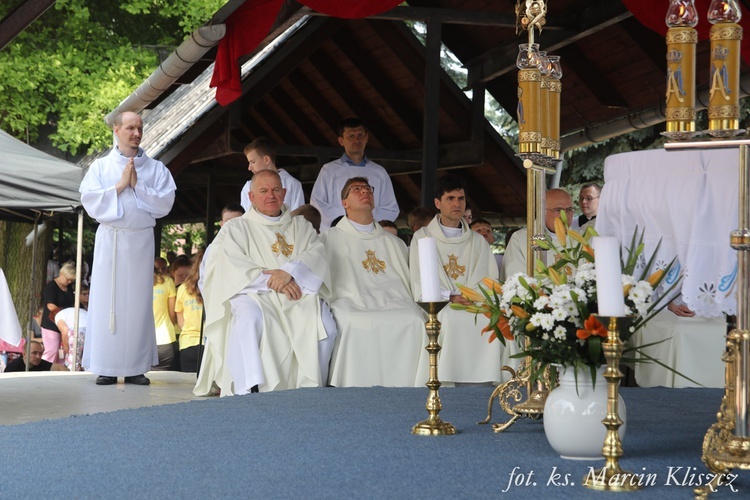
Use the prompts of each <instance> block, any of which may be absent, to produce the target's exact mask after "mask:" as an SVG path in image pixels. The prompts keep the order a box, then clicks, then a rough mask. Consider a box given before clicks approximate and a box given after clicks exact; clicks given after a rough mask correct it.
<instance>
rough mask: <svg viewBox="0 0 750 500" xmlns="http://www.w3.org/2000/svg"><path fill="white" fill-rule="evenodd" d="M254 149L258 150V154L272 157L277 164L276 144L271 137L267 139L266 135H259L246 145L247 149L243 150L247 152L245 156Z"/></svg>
mask: <svg viewBox="0 0 750 500" xmlns="http://www.w3.org/2000/svg"><path fill="white" fill-rule="evenodd" d="M252 150H255V151H257V152H258V155H260V156H268V157H270V158H271V161H272V162H273V163H274V164H276V145H275V144H274V143H273V142H271V141H270V140H269V139H266V138H265V137H258V138H256V139H255V140H254V141H253V142H251V143H250V144H248V145H247V146H245V149H244V150H243V151H242V152H243V153H244V154H245V156H247V154H248V153H249V152H250V151H252Z"/></svg>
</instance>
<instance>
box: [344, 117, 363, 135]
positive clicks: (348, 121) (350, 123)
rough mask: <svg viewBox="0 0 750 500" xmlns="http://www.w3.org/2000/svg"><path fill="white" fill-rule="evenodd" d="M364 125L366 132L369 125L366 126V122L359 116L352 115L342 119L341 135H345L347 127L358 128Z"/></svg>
mask: <svg viewBox="0 0 750 500" xmlns="http://www.w3.org/2000/svg"><path fill="white" fill-rule="evenodd" d="M357 127H362V128H363V129H365V132H367V127H365V124H364V123H363V122H362V120H360V119H359V118H357V117H355V116H350V117H349V118H344V119H343V120H341V123H339V130H338V132H339V137H344V129H345V128H357Z"/></svg>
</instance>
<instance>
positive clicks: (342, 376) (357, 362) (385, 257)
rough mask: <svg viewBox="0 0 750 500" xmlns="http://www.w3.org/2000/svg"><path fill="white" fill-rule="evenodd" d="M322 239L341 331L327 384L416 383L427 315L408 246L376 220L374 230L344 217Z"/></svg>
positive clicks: (397, 385)
mask: <svg viewBox="0 0 750 500" xmlns="http://www.w3.org/2000/svg"><path fill="white" fill-rule="evenodd" d="M321 239H322V240H323V243H324V245H325V247H326V251H327V255H328V261H329V264H330V267H331V293H332V298H331V303H330V304H331V310H332V312H333V316H334V319H335V320H336V326H337V330H338V337H337V338H336V347H335V348H334V351H333V356H332V359H331V371H330V382H329V383H330V384H331V385H333V386H336V387H353V386H359V387H362V386H375V385H381V386H388V387H411V386H413V385H414V380H415V378H417V377H418V375H417V363H418V362H419V356H420V349H421V348H422V345H423V341H424V338H425V337H426V334H425V321H426V315H425V314H424V312H423V311H422V309H421V308H420V307H419V306H418V305H417V304H416V303H415V302H414V300H413V299H412V296H411V292H410V290H409V267H408V264H407V250H406V245H405V244H404V242H403V241H401V240H400V239H399V238H398V237H396V236H394V235H392V234H390V233H388V232H386V231H385V230H383V228H382V227H381V226H380V225H379V224H378V223H377V222H375V223H374V229H373V231H372V232H369V233H368V232H361V231H358V230H357V229H356V228H355V227H354V226H353V225H352V224H351V222H350V221H349V219H348V218H346V217H344V218H343V219H342V220H341V221H340V222H339V223H338V225H337V226H336V227H333V228H331V229H330V230H329V231H326V232H325V233H323V234H322V235H321ZM427 376H428V373H427V372H425V373H423V374H422V378H424V380H425V381H427Z"/></svg>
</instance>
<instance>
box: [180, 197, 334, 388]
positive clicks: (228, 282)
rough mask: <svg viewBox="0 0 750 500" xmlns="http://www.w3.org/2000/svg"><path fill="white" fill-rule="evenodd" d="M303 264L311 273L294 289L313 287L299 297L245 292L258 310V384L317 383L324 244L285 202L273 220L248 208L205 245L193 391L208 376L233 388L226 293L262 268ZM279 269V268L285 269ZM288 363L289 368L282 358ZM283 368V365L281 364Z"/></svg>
mask: <svg viewBox="0 0 750 500" xmlns="http://www.w3.org/2000/svg"><path fill="white" fill-rule="evenodd" d="M295 263H301V264H304V266H306V267H307V269H308V270H309V271H312V273H313V274H314V276H309V273H306V274H307V281H306V282H305V280H300V279H298V277H297V276H296V275H295V272H294V271H292V272H291V273H290V274H292V275H293V276H294V277H295V280H296V281H297V282H298V284H299V285H300V287H301V288H307V289H310V290H317V291H318V293H314V294H305V295H303V297H302V298H301V299H300V300H297V301H292V300H288V299H287V298H286V296H285V295H284V294H283V293H276V292H274V291H268V292H261V293H253V292H250V293H247V295H248V296H249V297H250V298H252V299H253V300H255V301H256V302H257V303H258V304H259V306H260V308H261V310H262V311H263V327H264V328H263V335H262V339H261V345H260V355H261V359H262V365H263V374H264V376H265V379H266V384H265V385H266V387H265V388H264V389H263V390H276V389H290V388H295V387H316V386H319V385H321V384H322V381H321V380H320V366H319V360H318V349H317V343H318V340H320V339H325V338H326V332H325V329H324V328H323V324H322V322H321V319H320V314H321V310H320V300H319V297H327V296H328V295H329V286H328V285H329V282H330V274H329V269H328V263H327V261H326V258H325V249H324V247H323V244H322V243H321V241H320V239H319V238H318V236H317V234H316V233H315V230H314V229H313V228H312V226H311V225H310V224H309V223H308V222H307V221H306V220H305V219H304V218H302V217H291V216H290V215H289V211H288V210H287V207H286V206H284V207H283V209H282V216H281V218H280V220H278V221H273V220H269V219H267V218H266V217H264V216H263V215H261V214H260V213H259V212H258V211H257V210H255V208H251V209H250V210H249V211H248V212H247V213H245V214H244V215H243V216H242V217H238V218H236V219H232V220H230V221H228V222H227V223H226V224H225V225H224V226H223V227H222V228H221V230H220V231H219V234H218V235H217V236H216V239H215V240H214V241H213V243H212V245H211V252H210V254H209V258H208V262H206V279H205V285H204V294H203V295H204V302H205V309H206V321H205V324H204V329H203V331H204V334H205V335H206V339H207V344H206V353H205V354H204V363H207V365H208V366H206V368H204V369H202V370H201V376H200V378H199V380H198V383H197V384H196V388H195V390H194V392H195V394H196V395H207V394H209V393H210V392H211V387H212V384H213V383H214V382H215V383H216V385H218V386H219V388H221V390H222V395H225V394H226V395H228V394H232V379H231V374H230V373H229V370H228V368H227V366H226V363H225V360H226V354H227V353H226V349H227V347H228V342H227V339H228V336H229V335H230V326H231V309H230V304H229V299H231V298H232V297H233V296H234V295H236V294H238V293H239V292H241V291H242V290H244V289H245V288H247V287H248V286H249V285H251V284H253V283H255V282H256V280H257V279H258V278H259V276H260V275H261V273H262V272H263V271H264V270H269V269H280V268H281V267H282V266H284V265H286V266H287V267H288V266H292V267H294V266H295ZM285 269H286V267H285ZM290 359H293V360H294V363H292V365H291V366H289V360H290ZM287 366H289V367H288V369H286V368H284V367H287Z"/></svg>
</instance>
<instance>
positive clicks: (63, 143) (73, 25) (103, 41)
mask: <svg viewBox="0 0 750 500" xmlns="http://www.w3.org/2000/svg"><path fill="white" fill-rule="evenodd" d="M223 4H224V1H223V0H122V1H119V2H103V1H100V0H58V1H57V2H56V3H55V5H54V7H52V8H50V9H49V10H48V11H47V12H46V13H45V14H44V15H43V16H41V17H40V18H39V19H37V20H36V21H35V22H33V23H32V24H31V25H30V26H29V27H28V28H27V29H26V30H25V31H24V32H23V33H21V34H20V35H19V36H18V37H17V38H16V39H15V40H13V42H11V43H10V44H9V45H8V46H7V47H6V48H5V49H4V50H2V51H0V75H2V77H3V78H2V79H0V94H2V95H3V99H2V100H0V129H3V130H6V131H7V132H9V133H11V134H13V135H16V136H17V137H19V138H22V139H24V140H25V139H26V137H27V135H28V139H29V141H30V142H35V141H37V140H38V138H39V131H40V128H41V127H44V126H47V125H49V126H51V129H52V130H53V132H52V133H51V134H50V135H49V138H50V139H51V141H52V144H53V145H54V146H55V147H56V148H58V149H60V150H62V151H66V152H68V153H70V154H71V155H75V154H78V153H86V154H90V153H92V152H94V151H97V150H101V149H105V148H106V147H108V145H109V143H110V132H109V129H108V128H107V126H106V125H105V124H104V121H103V118H104V116H106V115H107V113H109V112H110V111H112V109H114V108H115V107H116V106H117V105H118V104H119V103H120V101H122V99H124V98H125V97H127V96H128V95H129V94H130V93H131V92H132V91H133V90H134V89H135V88H137V87H138V85H139V84H140V83H141V82H143V80H144V79H145V78H146V77H147V76H148V75H149V74H151V73H152V72H153V70H154V69H155V68H156V67H157V66H158V64H159V62H160V61H159V53H160V50H159V49H167V50H166V51H164V50H162V52H167V53H168V52H170V51H171V50H173V48H174V47H176V46H177V45H179V44H180V43H182V41H183V40H184V39H185V37H186V35H187V34H188V33H190V32H192V31H193V30H194V29H195V28H197V27H199V26H201V25H203V24H205V22H206V21H208V20H209V19H210V18H211V15H212V14H213V13H214V12H216V10H217V9H218V8H219V7H220V6H221V5H223ZM12 8H13V5H7V4H6V3H2V4H0V18H2V17H4V16H5V15H7V14H8V13H9V12H10V11H11V9H12Z"/></svg>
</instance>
